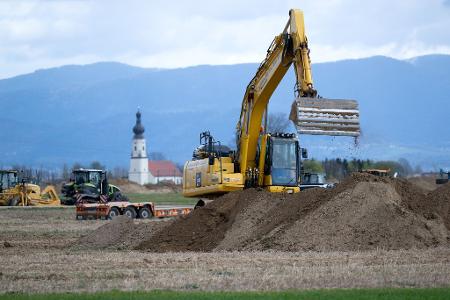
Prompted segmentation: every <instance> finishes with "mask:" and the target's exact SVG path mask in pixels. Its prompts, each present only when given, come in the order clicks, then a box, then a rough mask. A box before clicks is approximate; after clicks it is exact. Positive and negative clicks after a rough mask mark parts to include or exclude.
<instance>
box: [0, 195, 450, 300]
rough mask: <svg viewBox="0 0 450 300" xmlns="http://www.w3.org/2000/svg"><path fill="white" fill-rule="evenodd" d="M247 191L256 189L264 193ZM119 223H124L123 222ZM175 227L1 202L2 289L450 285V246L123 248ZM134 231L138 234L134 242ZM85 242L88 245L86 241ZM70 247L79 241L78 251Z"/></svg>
mask: <svg viewBox="0 0 450 300" xmlns="http://www.w3.org/2000/svg"><path fill="white" fill-rule="evenodd" d="M249 193H253V194H254V195H259V194H260V193H261V192H259V191H249ZM268 199H270V198H267V201H269V200H268ZM256 203H257V202H251V206H249V207H247V208H246V209H247V210H248V211H247V212H246V213H247V214H249V215H251V214H252V213H257V210H258V209H255V208H254V207H253V205H255V204H256ZM270 204H273V202H270ZM259 207H260V208H259V210H260V209H262V206H259ZM244 216H245V214H244V212H239V213H237V215H236V218H235V221H234V224H233V225H232V226H231V227H230V229H229V231H227V232H226V233H225V238H224V239H223V240H222V241H221V243H222V242H224V241H227V242H226V243H230V244H233V243H238V242H239V240H241V239H242V240H246V234H245V232H246V230H243V232H242V234H241V235H239V238H237V240H236V241H235V240H234V239H235V237H233V236H231V235H229V233H230V232H231V231H230V230H234V232H235V233H237V232H239V231H238V230H237V229H233V228H237V227H234V225H236V226H237V225H238V224H241V226H244V225H245V226H253V225H252V224H255V225H254V226H257V224H258V223H257V222H256V221H254V220H250V221H249V220H246V219H245V218H244ZM238 222H241V223H238ZM122 223H124V224H125V225H124V227H125V228H121V227H122V226H121V225H120V224H122ZM110 224H112V225H110ZM170 224H171V222H170V221H169V222H164V221H159V220H155V219H152V220H139V219H138V220H133V221H132V222H130V220H128V219H123V218H118V219H116V220H113V221H109V220H108V221H104V220H86V221H77V220H76V219H75V209H74V208H73V207H58V208H52V207H2V208H0V266H1V269H0V295H2V296H3V297H7V296H5V294H6V293H27V294H28V293H56V292H60V293H65V292H95V291H108V290H112V289H114V290H127V291H130V290H141V291H142V290H154V289H157V290H161V289H174V290H182V291H184V290H190V291H193V290H197V291H198V290H202V291H212V290H214V291H248V290H257V291H270V290H289V289H291V290H292V289H319V288H375V287H377V288H388V287H410V288H411V287H448V283H449V282H450V248H449V247H437V248H429V249H410V250H382V249H377V250H373V251H350V252H345V251H332V252H316V251H299V252H288V251H212V252H209V253H204V252H176V253H171V252H166V253H155V252H147V251H135V250H129V249H123V248H127V247H133V246H134V245H135V243H136V242H137V241H139V239H141V238H143V236H142V235H140V234H144V235H147V232H148V235H149V236H150V235H151V234H152V233H153V232H155V231H156V230H162V229H161V228H160V227H158V226H164V225H167V226H170ZM108 225H110V226H108ZM153 226H155V227H154V229H155V230H153ZM127 228H128V229H127ZM129 228H132V230H130V229H129ZM134 229H137V232H136V231H134ZM139 232H141V233H139ZM133 237H134V238H135V240H134V241H130V239H132V238H133ZM146 238H147V239H150V238H148V237H146ZM124 239H125V240H124ZM94 241H95V243H94ZM80 242H85V243H88V244H89V245H88V246H87V247H82V246H80V245H79V244H80ZM224 243H225V242H224ZM74 244H78V245H77V246H76V247H75V246H73V245H74ZM90 248H92V249H90ZM119 249H120V250H119ZM262 275H263V276H262ZM11 297H12V296H11Z"/></svg>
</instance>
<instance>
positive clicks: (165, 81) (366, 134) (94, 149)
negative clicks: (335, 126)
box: [0, 55, 450, 169]
mask: <svg viewBox="0 0 450 300" xmlns="http://www.w3.org/2000/svg"><path fill="white" fill-rule="evenodd" d="M257 67H258V64H255V63H249V64H237V65H214V66H209V65H202V66H194V67H188V68H180V69H152V68H139V67H134V66H129V65H125V64H120V63H115V62H101V63H95V64H90V65H68V66H62V67H58V68H51V69H45V70H38V71H35V72H33V73H30V74H24V75H20V76H16V77H13V78H7V79H2V80H0V111H1V112H2V114H1V115H0V119H1V121H2V122H1V124H2V130H0V145H1V149H2V155H1V157H0V165H3V166H9V165H13V164H27V165H34V166H41V165H42V166H46V167H55V168H56V167H60V166H62V164H64V163H67V164H72V163H74V162H80V163H89V162H91V161H94V160H97V161H100V162H102V163H103V164H106V165H107V166H108V168H112V167H115V166H123V167H126V166H127V165H128V162H129V157H130V151H131V139H132V131H131V129H132V127H133V125H134V123H135V113H136V111H137V109H140V110H141V112H142V121H143V125H144V126H145V129H146V130H145V137H146V139H147V148H148V151H149V152H161V153H164V155H165V156H166V157H167V158H169V159H171V160H174V161H175V162H178V163H182V162H184V161H185V160H187V159H190V157H191V155H192V151H193V150H194V148H195V147H196V146H197V145H198V143H199V133H200V132H202V131H204V130H209V131H211V133H212V134H213V135H214V136H215V138H216V139H217V140H220V141H222V143H224V144H231V143H232V140H233V135H234V129H235V125H236V122H237V119H238V117H239V112H240V105H241V101H242V97H243V95H244V92H245V88H246V86H247V84H248V82H249V81H250V80H251V78H252V77H253V75H254V73H255V71H256V69H257ZM312 68H313V76H314V81H315V87H316V88H317V90H318V91H319V94H320V95H321V96H323V97H326V98H337V99H356V100H358V101H359V106H360V112H361V116H360V118H361V127H362V136H361V137H360V139H359V141H358V143H357V145H355V144H354V141H353V139H351V138H345V137H336V138H331V137H317V136H301V137H300V141H301V143H302V145H303V146H304V147H306V148H309V153H310V156H311V157H315V158H318V159H322V158H325V157H346V158H352V157H356V158H371V159H378V160H386V159H399V158H406V159H408V160H409V161H410V162H411V163H412V164H414V165H420V166H422V167H424V168H428V169H437V168H441V167H442V168H450V127H449V122H448V120H449V113H450V99H449V98H450V56H449V55H428V56H421V57H416V58H413V59H408V60H396V59H392V58H388V57H382V56H377V57H370V58H364V59H355V60H344V61H337V62H327V63H318V64H314V65H313V66H312ZM294 83H295V81H294V74H293V72H292V71H289V72H288V74H287V76H286V77H285V78H284V79H283V81H282V82H281V84H280V85H279V87H278V88H277V90H276V91H275V93H274V95H273V96H272V99H271V102H270V106H269V111H270V112H282V113H286V115H287V114H288V113H289V110H290V106H291V103H292V101H293V99H294ZM292 130H293V128H292Z"/></svg>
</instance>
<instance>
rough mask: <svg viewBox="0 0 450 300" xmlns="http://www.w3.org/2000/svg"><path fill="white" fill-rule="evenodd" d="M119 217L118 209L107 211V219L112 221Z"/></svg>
mask: <svg viewBox="0 0 450 300" xmlns="http://www.w3.org/2000/svg"><path fill="white" fill-rule="evenodd" d="M119 215H120V211H119V209H118V208H117V207H113V208H111V209H110V210H109V213H108V219H110V220H112V219H114V218H115V217H117V216H119Z"/></svg>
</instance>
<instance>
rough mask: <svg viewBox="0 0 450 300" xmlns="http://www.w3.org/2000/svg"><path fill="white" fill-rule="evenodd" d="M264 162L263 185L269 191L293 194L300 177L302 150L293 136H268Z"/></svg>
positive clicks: (284, 134)
mask: <svg viewBox="0 0 450 300" xmlns="http://www.w3.org/2000/svg"><path fill="white" fill-rule="evenodd" d="M266 147H267V148H266V157H265V162H264V185H265V186H267V187H268V189H269V190H270V191H276V190H278V189H280V188H281V189H282V190H286V188H287V190H288V191H291V190H292V192H295V191H294V189H292V188H296V187H298V180H299V177H300V160H301V154H302V149H301V148H300V146H299V143H298V140H297V138H296V137H295V135H294V134H286V133H282V134H270V135H268V138H267V146H266Z"/></svg>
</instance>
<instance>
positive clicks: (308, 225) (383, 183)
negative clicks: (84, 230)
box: [135, 174, 450, 252]
mask: <svg viewBox="0 0 450 300" xmlns="http://www.w3.org/2000/svg"><path fill="white" fill-rule="evenodd" d="M449 206H450V185H444V186H442V187H441V188H438V189H436V190H435V191H433V192H431V193H428V194H427V193H426V191H425V190H423V189H421V188H420V187H418V186H416V185H414V184H412V183H410V182H408V181H406V180H402V179H390V178H380V177H376V176H372V175H369V174H353V175H352V176H350V177H349V178H347V179H346V180H345V181H343V182H342V183H340V184H339V185H337V187H335V188H334V189H328V190H325V189H311V190H306V191H304V192H302V193H299V194H294V195H288V194H273V193H268V192H266V191H264V190H256V189H249V190H244V191H240V192H234V193H230V194H227V195H224V196H223V197H220V198H219V199H217V200H215V201H214V202H212V203H210V204H208V205H207V206H206V207H204V208H201V209H198V210H195V211H194V212H193V213H192V214H190V215H188V216H186V217H183V218H179V219H177V220H176V221H174V222H172V223H171V224H169V225H168V226H166V227H164V228H162V229H161V230H159V231H157V232H156V233H154V234H152V235H151V236H147V237H146V238H145V239H144V240H142V243H140V244H139V245H137V246H136V247H135V248H136V249H139V250H147V251H155V252H166V251H213V250H269V249H270V250H282V251H305V250H314V251H325V250H326V251H330V250H331V251H338V250H343V251H354V250H371V249H378V248H382V249H409V248H428V247H436V246H448V245H449V244H450V232H449V229H450V211H449Z"/></svg>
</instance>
